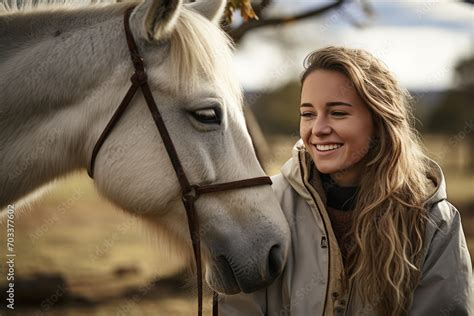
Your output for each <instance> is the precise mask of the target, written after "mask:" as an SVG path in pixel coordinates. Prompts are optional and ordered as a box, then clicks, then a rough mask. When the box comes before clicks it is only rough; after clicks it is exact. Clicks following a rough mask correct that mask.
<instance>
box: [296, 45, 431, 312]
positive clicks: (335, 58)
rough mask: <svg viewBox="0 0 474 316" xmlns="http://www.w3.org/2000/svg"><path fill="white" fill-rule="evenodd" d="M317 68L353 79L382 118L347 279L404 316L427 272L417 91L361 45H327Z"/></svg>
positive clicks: (370, 299) (309, 66) (367, 299)
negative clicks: (423, 270)
mask: <svg viewBox="0 0 474 316" xmlns="http://www.w3.org/2000/svg"><path fill="white" fill-rule="evenodd" d="M317 69H321V70H332V71H337V72H339V73H342V74H343V75H345V76H346V77H347V78H349V80H350V81H351V83H352V85H353V87H354V88H355V89H356V91H357V92H358V94H359V96H360V97H361V98H362V100H363V101H364V102H365V104H366V105H367V107H368V108H369V110H370V112H371V113H372V118H373V122H374V136H373V139H372V142H371V146H370V149H369V151H368V152H367V154H366V156H365V157H364V158H363V161H364V162H365V170H364V171H363V175H364V176H363V179H362V180H361V183H360V188H359V191H358V196H357V202H356V207H355V209H354V212H353V224H352V229H351V231H350V234H351V235H352V239H353V240H354V243H353V244H352V245H351V247H350V250H349V254H348V259H347V261H346V262H347V264H346V267H345V273H346V281H347V283H352V282H354V280H359V281H357V283H358V287H357V288H358V294H359V295H360V297H361V299H362V301H363V303H364V304H366V306H367V304H370V305H371V306H372V307H374V308H375V309H376V310H378V311H379V313H381V314H382V315H403V314H405V313H406V312H407V309H408V308H409V306H410V305H411V301H412V296H413V291H414V289H415V287H416V285H417V283H418V281H419V278H420V274H421V273H420V266H421V259H422V258H421V257H422V253H423V249H424V244H423V239H424V231H425V226H426V221H427V220H428V217H427V210H426V209H425V208H424V202H425V201H426V198H427V195H428V186H427V176H426V175H427V167H426V165H427V164H426V162H427V161H426V159H427V156H426V155H425V154H424V152H423V150H422V148H421V145H420V140H419V137H418V134H417V132H416V130H415V129H414V116H413V114H412V111H411V106H410V100H411V98H410V95H409V94H408V92H407V91H406V90H404V89H402V88H401V87H400V85H399V84H398V82H397V80H396V79H395V78H394V76H393V75H392V74H391V73H390V72H389V71H388V70H387V68H386V67H385V65H384V64H382V63H381V62H380V61H379V60H377V59H376V58H375V57H374V56H372V55H371V54H369V53H368V52H366V51H364V50H361V49H350V48H343V47H327V48H324V49H321V50H318V51H315V52H313V53H311V54H310V55H308V57H306V59H305V71H304V73H303V75H302V79H301V82H302V83H303V82H304V80H305V79H306V77H307V76H308V74H309V73H311V72H312V71H314V70H317ZM360 280H363V284H361V282H360Z"/></svg>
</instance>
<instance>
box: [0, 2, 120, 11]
mask: <svg viewBox="0 0 474 316" xmlns="http://www.w3.org/2000/svg"><path fill="white" fill-rule="evenodd" d="M117 2H120V0H2V1H1V3H0V13H2V12H4V13H15V12H31V11H37V10H43V9H52V8H65V9H67V8H71V9H74V8H79V7H85V6H89V5H93V4H113V3H117Z"/></svg>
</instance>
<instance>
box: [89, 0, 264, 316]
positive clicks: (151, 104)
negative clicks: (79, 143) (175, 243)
mask: <svg viewBox="0 0 474 316" xmlns="http://www.w3.org/2000/svg"><path fill="white" fill-rule="evenodd" d="M133 9H134V7H130V8H128V9H127V11H126V12H125V15H124V29H125V35H126V38H127V44H128V49H129V51H130V57H131V59H132V62H133V66H134V68H135V71H134V73H133V75H132V77H131V78H130V80H131V81H132V84H131V86H130V88H129V89H128V91H127V94H126V95H125V97H124V98H123V100H122V102H121V103H120V105H119V106H118V108H117V110H115V112H114V114H113V115H112V118H111V119H110V121H109V122H108V124H107V126H106V127H105V129H104V131H103V132H102V134H101V135H100V137H99V139H98V140H97V143H96V144H95V146H94V149H93V151H92V157H91V160H90V164H89V166H88V169H87V173H88V174H89V176H90V177H91V178H93V176H94V165H95V159H96V157H97V154H98V152H99V150H100V148H101V147H102V145H103V144H104V142H105V140H106V139H107V136H108V135H109V134H110V132H111V131H112V129H113V128H114V126H115V125H116V123H117V122H118V121H119V119H120V117H121V116H122V115H123V113H124V112H125V110H126V108H127V106H128V105H129V104H130V102H131V101H132V99H133V96H134V95H135V93H136V92H137V90H138V89H139V88H141V90H142V93H143V96H144V97H145V101H146V104H147V106H148V109H149V110H150V112H151V116H152V117H153V120H154V121H155V125H156V127H157V128H158V131H159V133H160V136H161V139H162V140H163V144H164V145H165V148H166V151H167V153H168V156H169V158H170V160H171V164H172V165H173V169H174V171H175V173H176V176H177V178H178V181H179V184H180V186H181V195H182V200H183V204H184V207H185V209H186V215H187V218H188V226H189V233H190V235H191V241H192V245H193V252H194V259H195V261H196V273H197V285H198V315H199V316H200V315H202V269H201V242H200V236H199V220H198V217H197V214H196V209H195V201H196V200H197V199H198V198H199V197H200V196H201V195H202V194H207V193H213V192H222V191H227V190H236V189H242V188H248V187H253V186H259V185H269V184H270V185H271V184H272V181H271V180H270V178H269V177H266V176H265V177H257V178H251V179H245V180H239V181H232V182H226V183H218V184H211V185H196V184H190V182H189V180H188V178H187V177H186V173H185V172H184V169H183V166H182V164H181V161H180V160H179V157H178V154H177V152H176V149H175V147H174V145H173V142H172V141H171V137H170V135H169V133H168V130H167V129H166V126H165V123H164V121H163V118H162V117H161V114H160V111H159V110H158V107H157V106H156V102H155V99H154V98H153V95H152V93H151V90H150V87H149V85H148V79H147V75H146V71H145V65H144V63H143V58H142V57H141V56H140V54H139V52H138V47H137V45H136V43H135V40H134V39H133V36H132V33H131V31H130V25H129V20H130V15H131V13H132V11H133ZM212 313H213V315H217V314H218V297H217V293H215V292H214V293H213V310H212Z"/></svg>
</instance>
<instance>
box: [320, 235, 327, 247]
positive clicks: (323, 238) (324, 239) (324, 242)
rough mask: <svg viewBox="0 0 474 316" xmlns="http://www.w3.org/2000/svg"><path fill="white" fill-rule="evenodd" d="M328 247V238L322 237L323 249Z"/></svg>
mask: <svg viewBox="0 0 474 316" xmlns="http://www.w3.org/2000/svg"><path fill="white" fill-rule="evenodd" d="M327 247H328V240H327V238H326V236H323V237H321V248H327Z"/></svg>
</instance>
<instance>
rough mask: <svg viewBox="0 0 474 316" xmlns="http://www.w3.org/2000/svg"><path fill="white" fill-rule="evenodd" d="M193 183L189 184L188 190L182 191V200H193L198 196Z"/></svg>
mask: <svg viewBox="0 0 474 316" xmlns="http://www.w3.org/2000/svg"><path fill="white" fill-rule="evenodd" d="M196 188H197V187H196V186H195V185H191V186H190V188H189V191H187V192H183V201H184V202H194V201H196V200H197V199H198V198H199V194H198V193H197V190H196Z"/></svg>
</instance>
